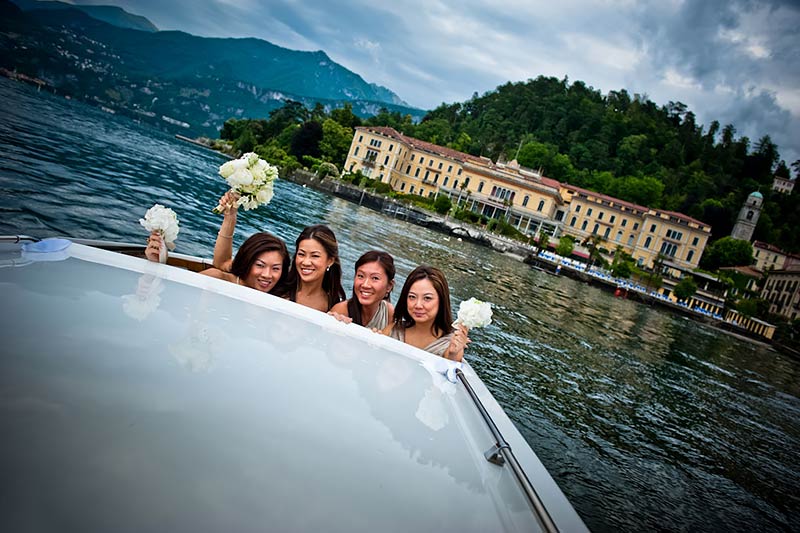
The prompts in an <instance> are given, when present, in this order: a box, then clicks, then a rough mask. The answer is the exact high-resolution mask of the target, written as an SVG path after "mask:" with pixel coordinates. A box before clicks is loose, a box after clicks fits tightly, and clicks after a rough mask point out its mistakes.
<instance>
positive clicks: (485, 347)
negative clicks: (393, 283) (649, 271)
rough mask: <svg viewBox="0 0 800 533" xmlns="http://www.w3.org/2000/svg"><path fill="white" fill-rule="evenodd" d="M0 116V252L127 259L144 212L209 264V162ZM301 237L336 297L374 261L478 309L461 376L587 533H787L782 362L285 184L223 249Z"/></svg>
mask: <svg viewBox="0 0 800 533" xmlns="http://www.w3.org/2000/svg"><path fill="white" fill-rule="evenodd" d="M0 102H2V109H0V150H1V151H2V154H3V155H2V160H1V161H0V191H2V194H0V212H2V216H1V217H0V234H18V233H24V234H28V235H34V236H38V237H44V236H53V235H69V236H74V237H84V238H94V239H102V240H122V241H135V242H144V241H145V240H146V232H145V231H144V230H143V229H142V228H141V227H140V226H139V224H138V219H139V218H140V217H141V216H142V215H143V214H144V211H145V210H146V209H147V208H148V207H150V206H151V205H152V204H153V203H155V202H159V203H162V204H164V205H167V206H169V207H171V208H173V209H175V210H176V212H177V213H178V216H179V218H180V222H181V233H180V236H179V239H178V241H177V244H178V251H180V252H183V253H187V254H192V255H200V256H205V257H210V256H211V252H212V249H213V243H214V238H215V236H216V232H217V230H218V228H219V222H220V218H219V217H217V216H215V215H213V214H212V213H211V208H212V207H213V206H214V205H216V200H217V199H218V197H219V196H220V195H221V194H222V193H223V192H224V190H225V184H224V182H223V181H222V180H221V179H220V178H219V177H218V176H217V175H216V171H217V168H218V167H219V165H220V164H221V163H222V162H223V161H224V159H222V158H221V157H220V156H219V155H217V154H214V153H212V152H209V151H206V150H204V149H202V148H198V147H195V146H192V145H190V144H187V143H182V142H180V141H177V140H175V139H174V138H172V137H171V136H168V135H166V134H164V133H161V132H158V131H154V130H151V129H148V128H145V127H141V126H139V125H137V124H135V123H132V122H131V121H129V120H128V119H124V118H119V117H115V116H113V115H109V114H106V113H103V112H102V111H100V110H98V109H95V108H92V107H88V106H85V105H84V104H81V103H77V102H72V101H68V100H65V99H63V98H61V97H58V96H53V95H51V94H45V93H37V92H36V90H35V88H31V87H28V86H25V85H22V84H19V83H16V82H12V81H10V80H7V79H5V78H0ZM319 222H322V223H326V224H329V225H330V226H331V227H332V228H333V229H334V231H335V232H336V234H337V237H338V239H339V241H340V247H341V255H342V262H343V265H344V271H345V286H346V288H347V289H348V291H349V289H350V287H351V283H352V265H353V263H354V262H355V260H356V259H357V258H358V256H359V255H360V254H361V253H362V252H364V251H366V250H368V249H372V248H376V247H378V248H382V249H385V250H386V251H388V252H390V253H391V254H392V255H393V256H394V257H395V260H396V263H397V267H398V280H397V282H398V287H399V286H401V284H402V282H403V281H404V278H405V276H406V275H407V274H408V273H409V272H410V271H411V269H412V268H414V267H415V266H416V265H417V264H420V263H429V264H432V265H435V266H438V267H440V268H442V269H443V270H444V271H445V273H446V275H447V278H448V280H449V282H450V287H451V291H452V295H453V303H454V304H456V303H457V302H459V301H461V300H462V299H466V298H469V297H470V296H475V297H477V298H479V299H482V300H487V301H490V302H493V303H494V304H495V319H494V323H493V324H492V325H491V326H489V327H488V328H486V329H484V330H480V331H476V332H474V333H473V335H472V337H473V339H474V342H473V343H472V345H471V346H470V349H469V350H468V353H467V358H468V360H469V361H470V363H471V364H472V366H473V367H474V368H475V370H476V371H477V372H478V373H479V374H480V375H481V376H482V378H483V379H484V381H485V382H486V384H487V386H488V387H489V389H490V390H491V391H492V393H493V394H494V395H495V397H496V398H497V399H498V401H499V402H500V403H501V405H503V407H504V408H505V409H506V411H507V412H508V414H509V416H510V417H511V419H512V420H513V421H514V423H515V424H516V425H517V427H518V428H519V429H520V431H521V432H522V434H523V435H524V437H525V438H526V439H527V441H528V442H529V443H530V445H531V447H532V448H533V449H534V451H535V452H536V453H537V455H538V456H539V457H540V458H541V460H542V461H543V462H544V464H545V465H546V466H547V467H548V469H549V470H550V472H551V474H552V475H553V477H554V478H555V479H556V481H557V482H558V483H559V485H560V486H561V488H562V490H563V491H564V492H565V494H566V495H567V496H568V497H569V498H570V500H571V501H572V503H573V505H574V506H575V508H576V509H577V510H578V512H579V513H580V514H581V516H582V517H583V519H584V520H585V522H586V524H587V525H588V526H589V527H590V528H591V529H592V530H595V531H646V530H670V531H730V530H744V531H800V511H799V509H800V496H799V494H800V467H798V457H800V362H798V361H796V360H793V359H791V358H787V357H785V356H783V355H780V354H778V353H775V352H773V351H771V350H769V349H768V348H765V347H763V346H759V345H756V344H752V343H749V342H746V341H742V340H738V339H736V338H733V337H731V336H728V335H726V334H724V333H721V332H718V331H716V330H714V329H710V328H708V327H706V326H703V325H700V324H697V323H695V322H693V321H691V320H688V319H686V318H682V317H678V316H673V315H670V314H667V313H665V312H662V311H660V310H656V309H652V308H649V307H647V306H644V305H641V304H637V303H634V302H631V301H627V300H619V299H615V298H613V297H612V296H611V295H610V294H608V293H605V292H602V291H600V290H598V289H596V288H593V287H589V286H587V285H583V284H581V283H578V282H576V281H573V280H570V279H567V278H563V277H554V276H551V275H548V274H545V273H542V272H539V271H535V270H532V269H530V268H528V267H527V266H526V265H524V264H522V263H521V262H519V261H517V260H515V259H513V258H510V257H506V256H504V255H501V254H498V253H495V252H493V251H491V250H489V249H487V248H482V247H479V246H476V245H473V244H470V243H466V242H459V241H457V240H456V239H455V238H452V239H448V238H447V237H446V236H444V235H442V234H439V233H434V232H431V231H429V230H427V229H425V228H420V227H417V226H414V225H411V224H408V223H405V222H402V221H398V220H394V219H391V218H387V217H385V216H383V215H381V214H378V213H375V212H373V211H370V210H368V209H365V208H360V207H358V206H357V205H354V204H351V203H348V202H345V201H343V200H341V199H337V198H333V197H330V196H327V195H325V194H322V193H319V192H316V191H313V190H310V189H305V188H302V187H299V186H297V185H294V184H292V183H289V182H286V181H280V182H278V184H277V186H276V193H275V199H274V201H273V202H272V204H270V205H269V206H267V207H266V208H262V209H260V210H257V211H251V212H242V213H241V215H240V217H239V227H238V228H237V235H236V239H235V245H236V246H238V245H239V244H241V242H242V241H243V240H244V237H246V236H248V235H250V234H251V233H253V232H255V231H259V230H267V231H271V232H273V233H275V234H277V235H279V236H280V237H282V238H283V239H285V240H286V241H287V243H288V244H289V248H290V250H293V248H294V240H295V238H296V236H297V235H298V233H299V232H300V230H301V229H302V228H303V227H304V226H306V225H309V224H313V223H319ZM398 293H399V289H397V290H395V295H394V296H395V298H396V297H397V294H398Z"/></svg>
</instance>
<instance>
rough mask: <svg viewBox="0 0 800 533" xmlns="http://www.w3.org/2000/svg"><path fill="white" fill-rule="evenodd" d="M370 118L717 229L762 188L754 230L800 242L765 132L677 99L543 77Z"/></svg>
mask: <svg viewBox="0 0 800 533" xmlns="http://www.w3.org/2000/svg"><path fill="white" fill-rule="evenodd" d="M369 122H374V123H376V124H378V123H380V124H381V125H390V126H394V127H396V128H397V129H399V130H401V131H403V132H404V133H405V134H407V135H413V136H415V137H417V138H420V139H423V140H426V141H430V142H433V143H437V144H440V145H446V146H450V147H452V148H456V149H458V150H462V151H465V152H469V153H472V154H475V155H486V156H489V157H491V158H493V159H496V158H498V157H500V156H504V157H506V158H507V159H513V158H515V157H516V158H517V160H518V161H519V162H520V164H522V165H524V166H528V167H532V168H537V169H538V168H541V170H542V171H543V173H544V174H545V175H547V176H549V177H552V178H555V179H557V180H560V181H565V182H568V183H572V184H574V185H578V186H581V187H585V188H588V189H592V190H595V191H598V192H602V193H606V194H609V195H612V196H616V197H618V198H622V199H625V200H629V201H632V202H636V203H641V204H644V205H648V206H651V207H659V208H663V209H668V210H674V211H680V212H683V213H686V214H688V215H690V216H692V217H695V218H698V219H700V220H703V221H704V222H707V223H709V224H711V225H712V227H713V234H714V238H720V237H724V236H726V235H729V234H730V231H731V229H732V227H733V223H734V221H735V218H736V215H737V214H738V212H739V209H740V208H741V206H742V202H743V201H744V200H745V198H746V197H747V195H748V194H750V193H751V192H753V191H756V190H758V191H760V192H761V193H762V194H763V195H764V198H765V204H766V207H765V209H764V213H763V214H762V216H761V219H760V221H759V224H758V227H757V229H756V234H755V239H758V240H763V241H767V242H770V243H773V244H776V245H778V246H781V247H783V248H784V249H786V250H790V251H794V252H798V251H800V238H799V237H798V231H797V227H798V223H799V222H800V219H799V218H798V217H800V215H798V212H800V210H799V209H798V193H797V191H795V193H794V194H792V195H791V196H787V195H779V194H778V193H773V192H772V187H771V186H772V179H773V175H775V174H776V173H777V174H779V175H783V176H784V177H790V172H789V169H788V168H787V166H786V164H785V163H783V162H782V161H781V160H780V155H779V152H778V147H777V146H775V144H774V143H773V142H772V141H771V140H770V138H769V137H768V136H764V137H763V138H760V139H757V140H755V141H751V140H750V139H748V138H746V137H737V135H736V129H735V125H726V126H721V125H720V124H719V123H717V122H712V123H711V124H710V125H708V126H707V127H704V126H703V125H701V124H698V123H697V121H696V118H695V115H694V113H693V112H692V111H691V110H689V109H688V108H687V107H686V106H685V105H684V104H681V103H679V102H677V103H676V102H670V103H668V104H666V105H664V106H658V105H656V104H655V103H654V102H652V101H650V100H649V99H648V98H647V97H646V96H645V97H641V96H638V95H634V96H631V95H630V94H628V93H627V92H626V91H625V90H621V91H611V92H609V93H608V94H607V95H603V94H601V93H600V92H599V91H597V90H595V89H593V88H591V87H588V86H586V84H584V83H583V82H580V81H576V82H573V83H569V82H568V81H567V80H566V79H563V80H559V79H556V78H546V77H539V78H536V79H534V80H529V81H527V82H524V83H507V84H505V85H502V86H500V87H498V88H497V89H496V90H495V91H491V92H489V93H486V94H484V95H483V96H478V95H477V94H475V95H473V97H472V98H471V99H470V100H468V101H466V102H463V103H454V104H449V105H448V104H443V105H441V106H440V107H438V108H436V109H435V110H433V111H431V112H429V113H428V114H427V115H426V116H425V118H424V119H423V121H422V122H421V123H420V124H418V125H416V126H412V125H410V124H408V122H407V121H405V123H403V121H402V120H401V117H399V116H397V115H396V114H395V115H394V116H392V115H391V114H383V115H382V116H379V117H376V119H373V120H371V121H369ZM794 168H795V170H800V162H795V163H794Z"/></svg>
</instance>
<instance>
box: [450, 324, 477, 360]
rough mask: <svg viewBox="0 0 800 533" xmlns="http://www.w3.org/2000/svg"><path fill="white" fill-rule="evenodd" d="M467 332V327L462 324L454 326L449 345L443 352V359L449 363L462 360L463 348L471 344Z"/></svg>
mask: <svg viewBox="0 0 800 533" xmlns="http://www.w3.org/2000/svg"><path fill="white" fill-rule="evenodd" d="M468 331H469V330H468V329H467V327H466V326H464V325H463V324H459V325H457V326H456V328H455V330H454V331H453V337H452V338H451V339H450V345H449V346H448V347H447V350H445V352H444V358H445V359H450V360H451V361H461V360H462V359H464V348H466V347H467V345H468V344H469V343H470V342H472V341H470V338H469V336H468V335H467V332H468Z"/></svg>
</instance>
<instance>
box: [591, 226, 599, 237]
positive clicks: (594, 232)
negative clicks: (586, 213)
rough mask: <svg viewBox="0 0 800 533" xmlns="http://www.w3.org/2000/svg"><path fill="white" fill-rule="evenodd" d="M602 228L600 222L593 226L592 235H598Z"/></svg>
mask: <svg viewBox="0 0 800 533" xmlns="http://www.w3.org/2000/svg"><path fill="white" fill-rule="evenodd" d="M599 229H600V224H595V225H594V227H593V228H592V235H597V230H599Z"/></svg>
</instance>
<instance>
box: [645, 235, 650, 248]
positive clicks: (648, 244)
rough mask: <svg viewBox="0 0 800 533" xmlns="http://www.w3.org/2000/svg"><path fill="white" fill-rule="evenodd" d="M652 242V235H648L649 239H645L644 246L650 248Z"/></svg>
mask: <svg viewBox="0 0 800 533" xmlns="http://www.w3.org/2000/svg"><path fill="white" fill-rule="evenodd" d="M651 242H652V239H651V238H650V237H648V238H647V240H645V241H644V247H645V248H650V243H651Z"/></svg>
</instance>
